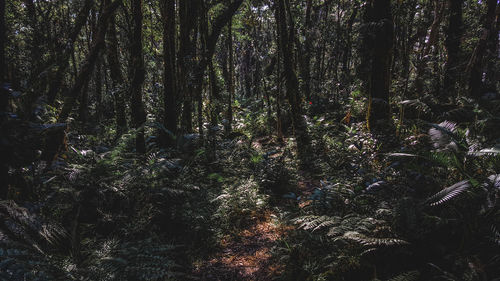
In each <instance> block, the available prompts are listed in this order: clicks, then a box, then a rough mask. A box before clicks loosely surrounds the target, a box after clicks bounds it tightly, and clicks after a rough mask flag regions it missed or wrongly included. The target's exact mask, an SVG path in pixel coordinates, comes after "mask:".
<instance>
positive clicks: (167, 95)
mask: <svg viewBox="0 0 500 281" xmlns="http://www.w3.org/2000/svg"><path fill="white" fill-rule="evenodd" d="M160 8H161V14H162V23H163V104H164V113H163V114H164V117H163V118H164V119H163V125H164V126H165V129H167V130H168V134H167V135H165V136H164V139H165V140H164V141H165V143H166V144H170V145H171V144H173V142H172V141H173V137H174V136H175V135H176V134H177V118H178V110H177V85H176V79H177V75H176V73H177V64H176V57H175V54H176V52H175V44H176V40H175V39H176V26H175V1H174V0H167V1H163V2H162V4H161V6H160Z"/></svg>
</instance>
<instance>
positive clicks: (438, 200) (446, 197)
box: [427, 180, 470, 206]
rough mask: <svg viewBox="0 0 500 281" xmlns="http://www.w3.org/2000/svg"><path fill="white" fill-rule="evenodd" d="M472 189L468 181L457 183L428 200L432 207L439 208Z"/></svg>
mask: <svg viewBox="0 0 500 281" xmlns="http://www.w3.org/2000/svg"><path fill="white" fill-rule="evenodd" d="M469 187H470V183H469V181H468V180H464V181H461V182H457V183H456V184H454V185H452V186H450V187H447V188H445V189H443V190H441V191H439V192H438V193H436V194H434V195H432V196H431V197H429V198H428V199H427V204H429V205H430V206H438V205H441V204H443V203H445V202H447V201H450V200H451V199H453V198H455V197H457V196H459V195H460V194H462V193H464V192H465V191H466V190H467V189H468V188H469Z"/></svg>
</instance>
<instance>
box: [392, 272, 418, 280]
mask: <svg viewBox="0 0 500 281" xmlns="http://www.w3.org/2000/svg"><path fill="white" fill-rule="evenodd" d="M419 277H420V272H418V271H417V270H414V271H407V272H404V273H401V274H399V275H398V276H395V277H392V278H391V279H387V281H415V280H418V278H419Z"/></svg>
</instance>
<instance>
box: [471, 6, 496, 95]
mask: <svg viewBox="0 0 500 281" xmlns="http://www.w3.org/2000/svg"><path fill="white" fill-rule="evenodd" d="M486 5H487V12H486V16H485V18H484V20H483V34H482V35H481V37H480V38H479V41H478V42H477V45H476V47H475V49H474V52H473V53H472V56H471V58H470V60H469V63H468V65H467V71H466V72H467V73H469V95H470V96H471V97H475V98H478V97H479V96H480V95H481V88H482V84H483V83H482V78H483V73H484V56H485V53H486V48H487V43H488V39H489V37H490V33H492V32H495V31H496V26H495V25H496V22H495V10H496V7H497V0H488V1H487V2H486ZM495 35H496V36H497V37H498V32H497V33H496V34H495Z"/></svg>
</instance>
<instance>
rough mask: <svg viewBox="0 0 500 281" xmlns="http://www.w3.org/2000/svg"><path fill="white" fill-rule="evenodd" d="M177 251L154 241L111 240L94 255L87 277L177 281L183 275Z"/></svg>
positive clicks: (91, 258) (172, 246) (173, 246)
mask: <svg viewBox="0 0 500 281" xmlns="http://www.w3.org/2000/svg"><path fill="white" fill-rule="evenodd" d="M177 248H178V246H175V245H169V244H159V243H156V242H155V241H153V240H152V239H146V240H142V241H138V242H127V243H119V241H117V240H113V239H112V240H108V241H105V242H104V243H103V244H102V246H101V248H99V249H98V250H96V251H95V252H94V253H93V254H92V255H91V257H90V260H89V261H88V262H89V263H90V264H91V266H89V269H88V270H87V272H85V273H84V275H85V276H87V277H89V278H90V279H91V280H175V279H177V278H175V277H180V276H183V275H184V273H183V272H182V266H180V265H178V264H177V263H176V262H175V261H174V258H173V257H174V254H175V250H176V249H177ZM172 278H175V279H172Z"/></svg>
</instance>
